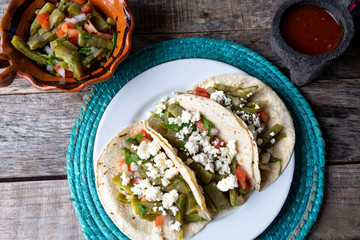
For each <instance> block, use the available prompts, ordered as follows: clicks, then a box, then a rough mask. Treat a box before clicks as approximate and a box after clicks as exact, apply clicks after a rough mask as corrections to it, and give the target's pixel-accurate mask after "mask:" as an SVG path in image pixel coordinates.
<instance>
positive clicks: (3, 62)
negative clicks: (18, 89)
mask: <svg viewBox="0 0 360 240" xmlns="http://www.w3.org/2000/svg"><path fill="white" fill-rule="evenodd" d="M0 68H5V69H4V70H3V71H2V72H1V73H0V87H7V86H9V85H10V84H11V83H12V82H13V81H14V79H15V77H16V70H15V69H14V67H13V66H12V65H11V64H10V62H9V58H8V57H7V56H6V55H4V54H2V53H0Z"/></svg>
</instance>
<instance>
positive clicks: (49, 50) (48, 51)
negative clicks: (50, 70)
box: [44, 46, 54, 55]
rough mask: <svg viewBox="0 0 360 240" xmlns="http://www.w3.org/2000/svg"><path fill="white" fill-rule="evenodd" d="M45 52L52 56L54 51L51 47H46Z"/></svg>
mask: <svg viewBox="0 0 360 240" xmlns="http://www.w3.org/2000/svg"><path fill="white" fill-rule="evenodd" d="M44 51H45V52H46V53H47V54H48V55H50V54H51V53H52V52H53V51H54V50H53V49H52V48H51V47H49V46H46V47H45V48H44Z"/></svg>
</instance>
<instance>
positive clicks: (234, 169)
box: [230, 158, 237, 174]
mask: <svg viewBox="0 0 360 240" xmlns="http://www.w3.org/2000/svg"><path fill="white" fill-rule="evenodd" d="M236 167H237V162H236V159H235V158H234V159H233V160H232V161H231V163H230V171H231V173H232V174H235V171H236Z"/></svg>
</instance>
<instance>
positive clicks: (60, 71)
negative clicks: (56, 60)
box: [58, 68, 65, 78]
mask: <svg viewBox="0 0 360 240" xmlns="http://www.w3.org/2000/svg"><path fill="white" fill-rule="evenodd" d="M58 74H60V76H61V77H63V78H65V69H64V68H60V69H59V70H58Z"/></svg>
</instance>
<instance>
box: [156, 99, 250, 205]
mask: <svg viewBox="0 0 360 240" xmlns="http://www.w3.org/2000/svg"><path fill="white" fill-rule="evenodd" d="M154 117H155V118H157V119H158V121H157V125H158V126H159V127H160V128H161V129H162V132H163V133H164V134H163V136H164V137H165V139H166V140H167V141H168V142H169V143H170V144H171V145H172V146H173V147H174V148H175V149H176V151H177V155H178V157H179V158H181V160H182V161H183V162H184V163H185V164H186V165H187V166H189V167H190V169H191V170H193V171H194V172H195V176H196V179H197V182H198V183H199V185H200V186H202V188H203V192H204V196H205V200H206V205H207V207H208V208H209V209H210V210H212V211H217V210H227V209H229V208H231V207H234V206H237V205H241V204H242V203H243V202H244V196H243V195H244V194H246V193H248V192H249V190H250V188H251V183H250V181H249V179H248V176H247V173H246V171H244V170H243V168H242V167H241V166H240V165H239V164H238V162H237V160H236V158H235V156H236V155H237V147H236V144H237V142H236V141H235V140H228V141H227V142H225V141H224V140H223V139H221V138H220V137H219V129H218V128H216V127H215V126H214V125H213V124H212V123H211V122H210V121H209V120H208V119H206V118H205V117H204V116H203V115H202V114H200V112H199V111H189V110H186V109H185V108H183V107H182V106H181V105H180V103H179V102H176V101H175V102H174V103H166V102H161V103H158V104H157V107H156V110H155V112H154Z"/></svg>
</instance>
